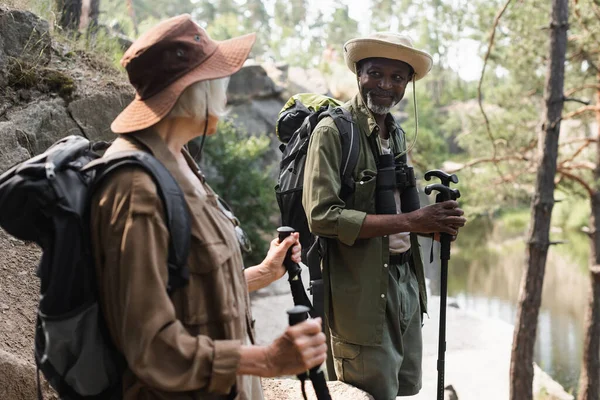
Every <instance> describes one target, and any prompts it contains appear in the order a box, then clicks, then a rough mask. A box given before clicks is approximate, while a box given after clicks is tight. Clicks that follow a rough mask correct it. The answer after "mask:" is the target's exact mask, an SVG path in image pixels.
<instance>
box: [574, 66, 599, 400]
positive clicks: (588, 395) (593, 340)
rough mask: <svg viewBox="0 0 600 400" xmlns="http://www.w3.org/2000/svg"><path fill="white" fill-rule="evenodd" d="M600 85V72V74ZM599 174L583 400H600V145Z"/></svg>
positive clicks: (594, 200) (592, 224) (594, 199)
mask: <svg viewBox="0 0 600 400" xmlns="http://www.w3.org/2000/svg"><path fill="white" fill-rule="evenodd" d="M597 77H598V78H597V81H598V82H599V83H600V71H599V72H598V74H597ZM596 105H600V90H598V91H596ZM596 122H597V124H598V127H597V130H598V132H597V134H596V137H597V139H599V140H600V110H599V111H596ZM596 146H597V147H596V170H595V171H594V175H595V178H596V179H595V182H596V183H595V186H594V195H593V196H592V199H591V203H592V204H591V205H592V216H591V218H590V230H591V235H590V239H591V250H592V251H591V257H590V294H589V298H588V309H587V315H586V318H585V337H584V341H583V363H582V365H581V376H580V378H579V394H578V399H579V400H597V399H600V187H599V186H600V142H598V143H597V145H596Z"/></svg>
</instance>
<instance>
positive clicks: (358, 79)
mask: <svg viewBox="0 0 600 400" xmlns="http://www.w3.org/2000/svg"><path fill="white" fill-rule="evenodd" d="M354 75H355V76H356V82H357V83H358V95H359V96H360V98H361V99H362V102H363V104H364V105H365V106H366V109H367V110H368V111H369V114H371V117H372V118H373V119H375V117H374V116H373V111H371V109H370V108H369V106H367V102H366V100H365V98H364V97H363V95H362V86H361V84H360V78H359V77H358V69H357V68H356V63H354ZM412 89H413V111H414V115H415V137H414V138H413V140H412V142H411V143H410V145H409V146H408V147H407V148H406V150H404V151H403V152H402V153H399V154H397V155H396V157H395V158H400V157H402V156H403V155H405V154H407V153H409V152H410V151H411V150H412V149H413V148H414V147H415V144H417V137H418V136H419V114H418V113H417V91H416V90H415V74H414V73H413V77H412ZM377 143H379V141H377ZM379 150H380V151H381V149H379Z"/></svg>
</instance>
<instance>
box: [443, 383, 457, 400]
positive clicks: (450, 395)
mask: <svg viewBox="0 0 600 400" xmlns="http://www.w3.org/2000/svg"><path fill="white" fill-rule="evenodd" d="M444 400H458V395H457V394H456V390H454V388H453V387H452V385H448V386H446V387H445V388H444Z"/></svg>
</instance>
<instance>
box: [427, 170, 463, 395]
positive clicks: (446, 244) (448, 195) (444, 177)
mask: <svg viewBox="0 0 600 400" xmlns="http://www.w3.org/2000/svg"><path fill="white" fill-rule="evenodd" d="M433 176H435V177H438V178H440V180H441V181H442V183H441V184H439V183H435V184H432V185H427V186H426V187H425V194H427V195H429V194H431V192H432V191H433V190H437V191H438V192H439V193H438V194H437V196H436V199H435V202H436V203H441V202H443V201H447V200H456V199H458V198H459V197H460V192H459V191H458V189H451V188H450V187H449V186H450V182H452V183H458V177H457V176H456V175H454V174H452V175H449V174H447V173H445V172H443V171H440V170H433V171H428V172H426V173H425V180H430V179H431V177H433ZM451 241H452V237H451V236H450V235H449V234H447V233H441V234H440V242H441V249H440V260H441V278H440V327H439V342H438V360H437V370H438V385H437V400H444V373H445V361H446V360H445V353H446V300H447V295H448V260H450V243H451Z"/></svg>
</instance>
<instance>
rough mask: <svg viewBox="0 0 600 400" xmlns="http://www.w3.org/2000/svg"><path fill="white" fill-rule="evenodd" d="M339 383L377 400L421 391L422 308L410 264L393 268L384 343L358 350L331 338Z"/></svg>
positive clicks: (388, 399)
mask: <svg viewBox="0 0 600 400" xmlns="http://www.w3.org/2000/svg"><path fill="white" fill-rule="evenodd" d="M331 345H332V351H333V359H334V365H335V372H336V374H337V376H338V379H339V380H341V381H343V382H346V383H348V384H350V385H353V386H356V387H358V388H360V389H362V390H364V391H366V392H368V393H370V394H371V395H372V396H373V397H374V398H375V400H391V399H395V398H396V396H412V395H415V394H417V393H418V392H419V390H421V361H422V358H423V340H422V335H421V308H420V303H419V285H418V283H417V278H416V276H415V274H414V272H413V271H412V269H411V268H410V266H409V264H408V263H405V264H403V265H390V268H389V283H388V294H387V302H386V318H385V326H384V329H383V338H382V343H381V345H379V346H359V345H356V344H352V343H348V342H345V341H344V340H343V339H342V338H338V337H334V336H332V338H331Z"/></svg>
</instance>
